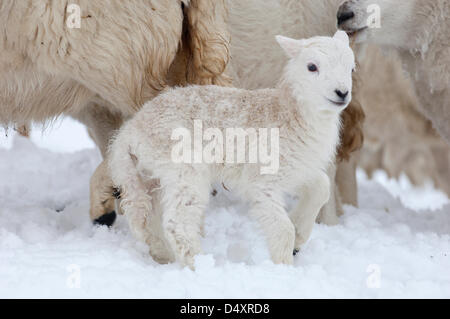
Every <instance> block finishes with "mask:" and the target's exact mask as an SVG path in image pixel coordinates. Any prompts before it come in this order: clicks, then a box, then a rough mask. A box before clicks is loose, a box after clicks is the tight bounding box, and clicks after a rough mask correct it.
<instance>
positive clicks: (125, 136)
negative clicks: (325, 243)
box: [110, 31, 355, 267]
mask: <svg viewBox="0 0 450 319" xmlns="http://www.w3.org/2000/svg"><path fill="white" fill-rule="evenodd" d="M277 40H278V43H279V44H280V46H281V47H282V48H283V49H284V51H285V53H286V54H287V55H288V57H289V58H290V60H289V62H288V64H287V66H286V68H285V71H284V74H283V76H282V80H281V81H280V83H279V86H278V87H277V88H276V89H264V90H256V91H248V90H241V89H233V88H223V87H216V86H203V87H200V86H191V87H187V88H179V89H170V90H168V91H167V92H166V93H164V94H162V95H160V96H159V97H157V98H155V99H154V100H152V101H150V102H148V103H147V104H146V105H145V106H144V108H143V109H142V110H141V111H140V112H139V113H137V114H136V116H135V117H134V118H133V119H131V120H130V121H129V122H127V123H126V124H125V125H124V126H123V128H122V129H121V130H120V132H119V133H118V135H117V136H116V138H115V140H114V142H113V144H112V145H111V148H110V155H111V161H110V170H111V176H112V178H113V182H114V184H115V185H116V186H118V187H120V188H121V191H122V204H121V205H122V208H123V211H124V214H125V216H126V217H127V219H128V221H129V224H130V227H131V230H132V232H133V233H134V234H135V235H136V236H137V237H138V238H139V239H141V240H143V241H145V242H147V243H148V244H149V246H150V253H151V254H152V256H153V257H154V258H155V260H157V261H159V262H170V261H173V260H176V261H178V262H180V263H181V264H182V265H188V266H190V267H193V266H194V256H195V255H197V254H198V253H200V252H201V245H200V240H201V234H202V224H203V223H202V221H203V214H204V211H205V208H206V206H207V204H208V201H209V197H210V193H211V190H212V185H213V184H214V183H217V182H218V183H222V184H223V185H226V188H227V189H229V190H232V191H233V192H234V193H236V194H237V195H239V196H240V197H241V198H242V199H243V200H245V201H246V202H247V203H248V204H249V207H250V211H249V213H250V216H252V217H253V218H255V220H256V221H257V222H258V223H259V225H260V227H261V229H262V231H263V232H264V235H265V237H266V240H267V244H268V248H269V251H270V254H271V257H272V260H273V262H275V263H285V264H292V263H293V251H294V253H295V252H297V251H298V249H299V248H300V246H301V245H302V244H303V243H305V242H306V241H307V240H308V238H309V236H310V234H311V231H312V228H313V225H314V222H315V219H316V217H317V215H318V213H319V210H320V209H321V207H322V206H323V205H324V204H325V203H326V202H327V201H328V199H329V193H330V181H329V178H328V176H327V174H326V168H327V167H328V165H329V164H330V162H331V161H332V160H333V158H334V156H335V151H336V146H337V144H338V142H339V128H340V117H339V115H340V112H341V111H342V110H344V109H345V108H346V107H347V106H348V104H349V103H350V101H351V96H352V92H351V91H352V70H353V69H354V67H355V57H354V54H353V51H352V50H351V48H350V46H349V39H348V36H347V35H346V34H345V33H344V32H342V31H338V32H337V33H336V35H335V36H334V37H333V38H330V37H315V38H311V39H307V40H293V39H289V38H285V37H281V36H279V37H277ZM268 76H270V75H268ZM195 120H201V121H202V123H203V126H204V127H205V128H206V127H207V128H215V129H212V131H211V130H208V131H206V132H209V133H205V138H208V139H209V142H205V141H203V142H202V143H203V150H204V151H203V152H202V153H199V152H196V150H198V149H196V147H198V145H197V146H195V143H194V151H193V152H192V153H193V154H194V164H189V163H187V162H190V161H192V157H191V156H187V160H186V159H185V162H184V163H176V162H174V157H173V154H174V153H177V152H174V148H173V141H171V137H173V134H174V132H177V131H179V130H180V128H185V130H188V133H189V134H192V135H193V136H194V137H195V134H198V133H196V132H195V130H194V128H193V127H194V126H195V125H194V122H195ZM226 128H242V129H244V130H246V129H247V130H248V129H251V128H255V129H256V130H258V128H260V129H262V128H270V129H275V132H278V134H279V135H278V139H277V134H273V135H272V136H271V138H270V153H271V154H279V156H277V158H276V160H279V170H278V171H277V172H276V173H275V174H261V172H264V168H265V164H264V163H263V161H262V156H261V155H262V153H261V152H262V151H261V149H259V161H256V162H254V164H251V161H250V163H247V164H239V163H234V164H228V163H229V157H228V154H227V156H226V157H225V156H224V153H223V152H222V150H223V146H224V144H223V143H222V144H221V143H220V141H221V139H220V138H219V136H221V135H222V134H221V132H225V129H226ZM211 132H214V133H212V134H211ZM227 133H228V131H227ZM208 134H209V136H208V137H206V135H208ZM223 135H225V134H223ZM259 138H260V143H259V144H258V145H259V147H261V145H263V144H264V141H265V142H267V136H265V137H261V136H260V137H259ZM186 140H187V141H188V142H189V143H188V148H189V149H191V143H190V140H189V139H183V141H184V142H186ZM261 140H262V141H263V142H262V144H261ZM250 141H251V138H248V139H246V141H245V142H244V144H245V146H246V147H247V149H248V150H249V158H250V153H251V150H252V149H253V148H252V147H253V146H255V145H254V144H253V143H252V142H250ZM229 142H231V144H228V143H229ZM274 142H275V143H274ZM276 142H279V144H278V145H277V144H276ZM234 144H235V143H234V138H233V139H231V140H230V139H229V140H228V141H227V149H228V146H229V145H232V146H233V147H234ZM249 144H250V145H249ZM207 149H209V151H210V153H207V152H206V150H207ZM198 154H200V160H199V158H196V157H197V156H198ZM206 154H210V155H213V157H214V158H215V162H214V163H213V164H206V163H201V162H202V156H206ZM232 154H233V155H235V152H234V151H233V153H232ZM183 155H184V156H186V153H183ZM233 159H234V156H233ZM225 163H226V164H225ZM272 173H273V172H272ZM286 194H290V195H297V194H301V199H300V201H299V204H298V206H297V207H296V208H295V209H294V210H293V211H292V212H291V214H290V215H289V214H288V212H287V211H286V209H285V203H284V197H285V195H286ZM289 216H290V218H289ZM161 226H162V227H161Z"/></svg>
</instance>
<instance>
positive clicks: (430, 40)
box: [338, 0, 450, 143]
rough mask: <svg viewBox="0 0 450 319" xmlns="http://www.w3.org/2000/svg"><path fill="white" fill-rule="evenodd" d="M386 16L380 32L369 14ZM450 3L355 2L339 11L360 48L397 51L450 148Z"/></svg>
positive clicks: (417, 0) (414, 0) (425, 110)
mask: <svg viewBox="0 0 450 319" xmlns="http://www.w3.org/2000/svg"><path fill="white" fill-rule="evenodd" d="M369 5H371V7H370V8H375V7H374V6H373V5H377V6H378V7H379V8H380V10H381V21H380V28H377V27H375V28H373V27H370V26H369V24H370V21H372V20H371V19H370V17H371V15H372V14H373V13H374V12H376V11H370V10H368V9H370V8H369ZM449 15H450V1H449V0H400V1H398V0H395V1H394V0H351V1H346V2H345V3H344V4H342V6H341V7H340V9H339V13H338V20H339V26H340V27H341V28H342V29H344V30H346V31H348V32H351V33H354V34H355V38H356V40H357V41H358V42H366V41H367V42H372V43H375V44H378V45H380V46H383V47H388V48H394V49H397V51H398V52H399V55H400V57H401V59H402V62H403V65H404V66H405V68H406V70H407V71H408V72H409V73H410V76H411V80H412V81H413V83H414V86H415V93H416V95H417V97H418V98H419V101H420V104H421V106H420V107H421V111H422V113H423V114H424V115H425V116H426V117H427V118H429V119H430V120H431V121H432V122H433V124H434V126H435V128H436V129H437V130H438V132H439V133H440V134H441V135H442V136H443V137H444V138H445V139H446V140H447V142H449V143H450V104H449V103H450V102H449V101H450V18H449Z"/></svg>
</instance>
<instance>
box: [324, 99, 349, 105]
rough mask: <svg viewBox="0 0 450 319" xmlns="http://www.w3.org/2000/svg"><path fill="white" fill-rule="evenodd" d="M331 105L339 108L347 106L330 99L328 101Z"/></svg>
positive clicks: (344, 103) (345, 103)
mask: <svg viewBox="0 0 450 319" xmlns="http://www.w3.org/2000/svg"><path fill="white" fill-rule="evenodd" d="M327 100H328V101H329V102H330V103H331V104H334V105H337V106H346V105H347V102H345V101H343V102H336V101H333V100H330V99H327Z"/></svg>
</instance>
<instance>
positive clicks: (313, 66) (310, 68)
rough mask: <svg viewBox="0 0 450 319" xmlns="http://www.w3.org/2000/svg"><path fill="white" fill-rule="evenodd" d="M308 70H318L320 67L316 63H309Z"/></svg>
mask: <svg viewBox="0 0 450 319" xmlns="http://www.w3.org/2000/svg"><path fill="white" fill-rule="evenodd" d="M308 70H309V72H317V71H319V68H318V67H317V65H315V64H314V63H310V64H308Z"/></svg>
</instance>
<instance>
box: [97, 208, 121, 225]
mask: <svg viewBox="0 0 450 319" xmlns="http://www.w3.org/2000/svg"><path fill="white" fill-rule="evenodd" d="M116 218H117V214H116V212H115V211H112V212H110V213H108V214H105V215H103V216H102V217H99V218H97V219H96V220H94V225H100V226H108V227H111V226H112V225H114V222H115V221H116Z"/></svg>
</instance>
